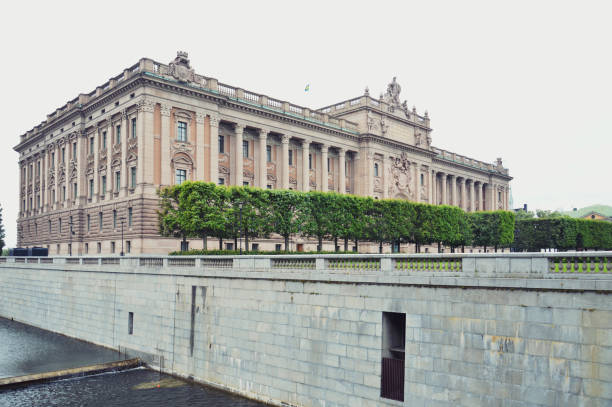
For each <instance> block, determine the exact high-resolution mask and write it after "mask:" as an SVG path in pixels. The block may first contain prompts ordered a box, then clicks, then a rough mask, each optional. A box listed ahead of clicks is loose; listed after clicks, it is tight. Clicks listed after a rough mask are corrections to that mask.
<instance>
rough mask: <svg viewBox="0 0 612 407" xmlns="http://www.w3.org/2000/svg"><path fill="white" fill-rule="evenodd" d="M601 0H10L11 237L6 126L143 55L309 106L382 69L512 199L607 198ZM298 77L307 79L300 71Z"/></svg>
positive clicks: (606, 67)
mask: <svg viewBox="0 0 612 407" xmlns="http://www.w3.org/2000/svg"><path fill="white" fill-rule="evenodd" d="M611 17H612V2H610V1H588V0H581V1H574V2H569V1H535V0H531V1H506V2H500V1H419V2H413V1H397V2H389V1H382V0H378V1H367V2H360V1H325V2H318V1H300V2H298V1H287V0H285V1H274V2H272V1H243V2H240V1H229V0H224V1H217V2H214V3H213V2H204V1H193V2H186V1H179V0H173V1H163V2H161V1H160V2H157V1H151V0H149V1H143V2H137V1H104V2H86V1H78V2H77V1H75V2H66V1H41V2H30V1H11V2H6V3H5V4H3V6H2V12H1V15H0V38H1V39H0V81H1V88H0V89H1V93H0V107H1V109H0V125H1V126H2V127H1V129H2V138H3V140H4V146H3V147H2V148H1V149H0V170H1V171H2V174H3V180H4V181H3V185H2V188H1V192H0V204H1V205H2V208H3V209H4V224H5V227H6V229H7V243H8V244H9V245H11V246H12V245H14V244H15V240H16V235H15V230H16V226H15V225H16V216H17V211H18V186H17V184H18V170H17V153H15V152H14V151H13V149H12V147H14V146H15V145H16V144H17V143H18V141H19V135H20V134H22V133H24V132H25V131H27V130H29V129H31V128H32V127H33V126H35V125H36V124H38V123H39V122H41V121H42V120H43V119H44V118H45V117H46V115H47V114H48V113H50V112H52V111H54V110H55V109H56V108H57V107H59V106H60V105H63V104H64V103H65V102H66V101H68V100H69V99H72V98H74V97H76V96H77V95H78V94H79V93H81V92H90V91H91V90H93V89H95V87H96V86H98V85H100V84H102V83H103V82H104V81H106V80H107V79H108V78H109V77H110V76H112V75H116V74H118V73H120V72H121V71H122V70H123V69H124V68H126V67H128V66H129V65H131V64H133V63H135V62H136V61H137V60H138V59H139V58H141V57H144V56H147V57H150V58H153V59H156V60H158V61H161V62H166V63H167V62H169V61H170V60H172V59H173V58H174V57H175V55H176V51H177V50H184V51H187V52H189V57H190V58H191V63H192V66H193V67H194V68H195V69H196V71H197V72H198V73H200V74H203V75H207V76H212V77H216V78H218V79H219V80H220V81H222V82H224V83H228V84H231V85H234V86H240V87H242V88H245V89H250V90H252V91H255V92H260V93H264V94H267V95H270V96H273V97H275V98H279V99H282V100H288V101H291V102H293V103H296V104H299V105H304V106H308V107H313V108H318V107H322V106H325V105H328V104H332V103H335V102H339V101H341V100H345V99H348V98H352V97H356V96H359V95H360V94H362V93H363V90H364V88H365V86H369V88H370V91H371V93H372V94H374V95H376V96H377V95H378V94H379V93H380V92H381V91H383V90H385V88H386V85H387V83H389V81H390V80H391V78H392V77H393V76H397V80H398V82H399V83H400V84H401V86H402V93H401V95H400V98H401V99H402V100H404V99H405V100H407V101H408V106H410V107H411V106H412V105H416V107H417V110H418V111H419V113H423V111H424V110H425V109H427V110H428V111H429V114H430V117H431V125H432V127H433V129H434V132H433V144H434V145H435V146H437V147H440V148H444V149H448V150H451V151H455V152H457V153H461V154H465V155H467V156H470V157H473V158H476V159H480V160H484V161H487V162H493V161H494V160H495V158H496V157H503V160H504V165H505V166H507V167H509V168H510V174H511V175H512V176H513V177H514V180H513V181H512V193H513V198H514V206H515V207H518V206H520V205H522V204H523V203H527V204H529V207H530V208H531V209H536V208H539V209H569V208H571V207H582V206H586V205H590V204H596V203H600V204H612V188H611V187H610V181H609V180H610V173H611V171H610V165H611V164H610V162H611V161H612V160H611V158H612V141H611V136H612V114H611V113H612V100H611V99H612V54H611V53H612V46H611V45H612V23H611ZM307 83H310V91H309V92H308V93H306V92H304V86H305V85H306V84H307Z"/></svg>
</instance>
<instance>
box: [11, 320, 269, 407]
mask: <svg viewBox="0 0 612 407" xmlns="http://www.w3.org/2000/svg"><path fill="white" fill-rule="evenodd" d="M119 359H120V355H119V354H118V353H117V352H115V351H112V350H108V349H105V348H101V347H98V346H95V345H92V344H89V343H85V342H82V341H79V340H76V339H71V338H68V337H65V336H62V335H58V334H54V333H51V332H48V331H45V330H42V329H38V328H34V327H31V326H28V325H24V324H21V323H18V322H14V321H10V320H7V319H4V318H0V378H2V377H12V376H20V375H26V374H32V373H41V372H48V371H53V370H59V369H68V368H73V367H81V366H86V365H92V364H97V363H104V362H111V361H115V360H119ZM0 406H1V407H4V406H7V407H8V406H10V407H29V406H67V407H72V406H74V407H77V406H78V407H81V406H94V407H96V406H100V407H102V406H105V407H106V406H110V407H113V406H117V407H120V406H121V407H137V406H151V407H158V406H159V407H161V406H164V407H165V406H176V407H187V406H190V407H191V406H202V407H213V406H214V407H217V406H219V407H226V406H227V407H230V406H232V407H234V406H235V407H262V406H264V404H261V403H257V402H254V401H251V400H248V399H245V398H241V397H236V396H233V395H230V394H228V393H225V392H222V391H220V390H217V389H214V388H211V387H207V386H202V385H199V384H195V383H191V382H186V381H183V380H180V379H176V378H174V377H172V376H169V375H166V374H160V373H159V372H155V371H152V370H149V369H145V368H138V369H132V370H126V371H123V372H114V373H103V374H98V375H92V376H86V377H79V378H71V379H65V380H59V381H55V382H52V383H42V384H36V385H32V386H28V387H22V388H17V389H11V390H4V391H3V390H0Z"/></svg>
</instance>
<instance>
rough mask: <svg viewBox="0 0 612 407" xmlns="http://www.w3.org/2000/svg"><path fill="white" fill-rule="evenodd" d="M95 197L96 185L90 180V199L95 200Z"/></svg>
mask: <svg viewBox="0 0 612 407" xmlns="http://www.w3.org/2000/svg"><path fill="white" fill-rule="evenodd" d="M93 195H94V183H93V179H90V180H89V197H90V198H93Z"/></svg>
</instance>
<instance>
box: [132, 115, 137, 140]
mask: <svg viewBox="0 0 612 407" xmlns="http://www.w3.org/2000/svg"><path fill="white" fill-rule="evenodd" d="M132 138H136V118H135V117H134V118H133V119H132Z"/></svg>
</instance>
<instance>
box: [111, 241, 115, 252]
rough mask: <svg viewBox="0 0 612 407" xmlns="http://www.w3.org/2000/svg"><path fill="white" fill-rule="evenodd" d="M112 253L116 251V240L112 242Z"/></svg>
mask: <svg viewBox="0 0 612 407" xmlns="http://www.w3.org/2000/svg"><path fill="white" fill-rule="evenodd" d="M111 253H115V242H111Z"/></svg>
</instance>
